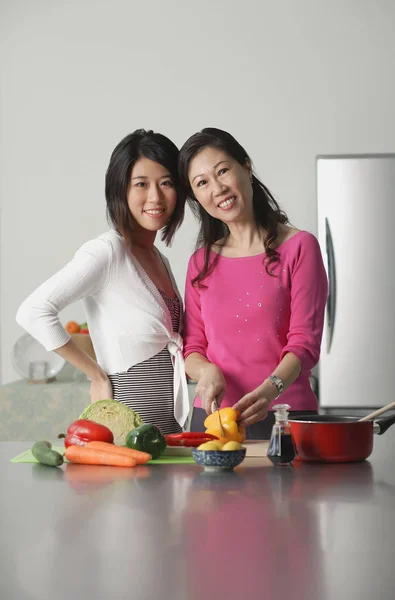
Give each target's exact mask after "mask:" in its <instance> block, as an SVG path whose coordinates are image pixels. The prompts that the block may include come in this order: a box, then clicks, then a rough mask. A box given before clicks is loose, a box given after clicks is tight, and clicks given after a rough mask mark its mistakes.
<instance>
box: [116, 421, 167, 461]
mask: <svg viewBox="0 0 395 600" xmlns="http://www.w3.org/2000/svg"><path fill="white" fill-rule="evenodd" d="M125 444H126V446H127V447H128V448H132V449H133V450H140V451H141V452H148V454H151V456H152V458H159V457H160V456H161V455H162V454H163V452H164V451H165V449H166V446H167V443H166V439H165V437H164V435H163V434H162V433H161V431H160V429H159V428H158V427H156V426H155V425H150V424H148V423H145V424H144V425H140V427H136V429H132V431H129V433H128V434H127V436H126V441H125Z"/></svg>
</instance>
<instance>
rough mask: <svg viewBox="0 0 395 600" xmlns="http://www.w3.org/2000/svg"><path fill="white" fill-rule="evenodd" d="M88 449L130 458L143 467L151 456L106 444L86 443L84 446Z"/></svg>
mask: <svg viewBox="0 0 395 600" xmlns="http://www.w3.org/2000/svg"><path fill="white" fill-rule="evenodd" d="M86 446H87V447H88V448H95V449H96V450H102V451H103V452H115V453H116V454H121V455H123V456H132V457H133V458H134V460H135V461H136V464H138V465H144V464H145V463H146V462H148V461H149V460H151V458H152V456H151V454H148V452H141V451H140V450H133V449H132V448H125V446H116V445H115V444H109V443H108V442H96V441H93V442H88V443H87V444H86Z"/></svg>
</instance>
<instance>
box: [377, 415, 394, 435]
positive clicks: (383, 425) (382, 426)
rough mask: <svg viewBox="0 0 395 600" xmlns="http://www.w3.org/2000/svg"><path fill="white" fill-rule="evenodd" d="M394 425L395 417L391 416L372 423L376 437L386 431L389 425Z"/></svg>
mask: <svg viewBox="0 0 395 600" xmlns="http://www.w3.org/2000/svg"><path fill="white" fill-rule="evenodd" d="M394 423H395V415H391V416H390V417H386V418H385V419H378V420H377V421H375V422H374V429H375V431H374V432H375V433H377V435H382V434H383V433H385V432H386V431H387V429H388V428H389V427H391V425H393V424H394Z"/></svg>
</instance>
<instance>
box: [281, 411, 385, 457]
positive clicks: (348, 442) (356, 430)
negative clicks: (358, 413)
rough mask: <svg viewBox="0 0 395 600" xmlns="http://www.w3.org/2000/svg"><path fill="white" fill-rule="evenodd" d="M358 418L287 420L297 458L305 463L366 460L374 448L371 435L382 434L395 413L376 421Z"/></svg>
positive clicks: (323, 416)
mask: <svg viewBox="0 0 395 600" xmlns="http://www.w3.org/2000/svg"><path fill="white" fill-rule="evenodd" d="M360 418H361V417H340V416H331V415H317V416H316V415H314V416H309V417H292V418H290V419H289V423H290V425H291V432H292V437H293V439H294V443H295V446H296V451H297V454H298V459H299V460H303V461H307V462H354V461H358V460H365V459H366V458H368V456H370V454H371V453H372V450H373V434H374V433H377V434H378V435H381V434H383V433H384V432H385V431H387V429H388V428H389V427H390V426H391V425H393V423H395V415H392V416H390V417H386V418H384V419H378V420H377V421H358V419H360Z"/></svg>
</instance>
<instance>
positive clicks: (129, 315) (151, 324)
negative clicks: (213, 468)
mask: <svg viewBox="0 0 395 600" xmlns="http://www.w3.org/2000/svg"><path fill="white" fill-rule="evenodd" d="M158 253H159V251H158ZM159 254H160V253H159ZM160 256H161V258H162V260H163V261H164V263H165V265H166V267H167V270H168V272H169V275H170V278H171V281H172V283H173V287H174V289H175V291H176V293H177V296H178V298H179V300H180V304H181V307H182V300H181V297H180V293H179V291H178V289H177V285H176V282H175V280H174V277H173V274H172V272H171V268H170V265H169V262H168V261H167V259H166V258H165V257H164V256H163V255H161V254H160ZM76 300H82V302H83V305H84V308H85V312H86V318H87V322H88V326H89V333H90V336H91V338H92V343H93V347H94V349H95V353H96V358H97V362H98V364H99V365H100V366H101V367H102V368H103V370H104V371H105V372H106V373H107V374H108V375H111V374H113V373H119V372H123V371H127V370H128V369H129V368H130V367H132V366H134V365H137V364H138V363H141V362H143V361H144V360H147V359H148V358H151V357H152V356H155V355H156V354H157V353H158V352H160V351H161V350H163V348H165V347H167V349H168V350H169V352H170V354H171V356H172V359H173V366H174V416H175V418H176V420H177V421H178V423H179V424H180V425H181V426H184V424H185V422H186V419H187V417H188V413H189V399H188V387H187V381H186V377H185V370H184V359H183V353H182V349H183V345H182V338H181V335H180V334H179V333H175V332H173V327H172V322H171V316H170V313H169V310H168V308H167V306H166V304H165V302H164V300H163V298H162V296H161V294H160V293H159V291H158V289H157V288H156V286H155V285H154V284H153V283H152V281H151V280H150V278H149V277H148V275H147V274H146V273H145V271H144V269H143V268H142V267H141V265H140V263H139V262H138V261H137V259H136V258H135V257H134V256H133V254H132V253H131V252H130V251H129V250H128V248H127V246H126V244H125V243H124V241H123V238H122V237H121V235H119V234H118V233H117V232H116V231H114V230H110V231H108V232H107V233H104V234H102V235H100V236H99V237H98V238H96V239H94V240H90V241H89V242H87V243H85V244H84V245H83V246H81V248H79V250H78V251H77V252H76V253H75V255H74V258H73V259H72V260H71V261H70V262H69V263H68V264H67V265H66V266H65V267H64V268H63V269H61V270H60V271H59V272H58V273H56V274H55V275H54V276H53V277H51V278H50V279H48V280H47V281H45V282H44V283H43V284H42V285H41V286H40V287H39V288H37V289H36V290H35V291H34V292H33V293H32V294H31V295H30V296H29V297H28V298H27V299H26V300H25V301H24V302H23V303H22V305H21V306H20V308H19V310H18V313H17V316H16V320H17V322H18V324H19V325H21V326H22V327H23V328H24V329H26V331H28V332H29V333H30V334H31V335H32V336H33V337H34V338H36V339H37V340H38V341H39V342H40V343H41V344H42V345H43V346H44V347H45V348H46V350H55V349H57V348H60V347H61V346H64V345H65V344H66V343H67V342H68V341H69V340H70V335H69V334H68V333H67V332H66V330H65V329H64V327H63V326H62V324H61V323H60V321H59V317H58V313H59V311H61V310H62V309H63V308H65V307H66V306H67V305H69V304H71V303H72V302H75V301H76ZM181 315H182V310H181ZM181 325H182V324H181V323H180V331H182V328H181Z"/></svg>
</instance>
